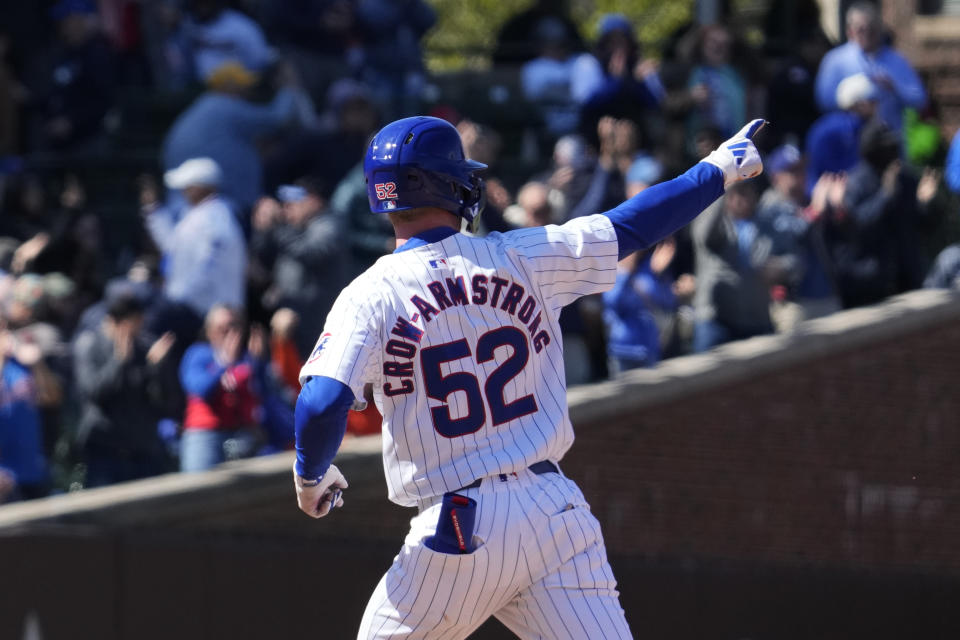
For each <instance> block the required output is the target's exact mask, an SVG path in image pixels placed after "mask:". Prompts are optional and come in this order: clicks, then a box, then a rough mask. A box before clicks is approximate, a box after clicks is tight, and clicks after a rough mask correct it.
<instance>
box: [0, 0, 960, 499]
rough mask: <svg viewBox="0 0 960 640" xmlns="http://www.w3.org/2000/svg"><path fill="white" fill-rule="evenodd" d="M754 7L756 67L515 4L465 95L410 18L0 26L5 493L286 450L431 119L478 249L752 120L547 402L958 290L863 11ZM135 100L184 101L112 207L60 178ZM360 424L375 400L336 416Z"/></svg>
mask: <svg viewBox="0 0 960 640" xmlns="http://www.w3.org/2000/svg"><path fill="white" fill-rule="evenodd" d="M769 4H770V12H769V15H768V17H767V24H766V29H765V34H766V37H767V41H766V42H765V43H764V44H763V46H762V47H758V46H756V45H753V46H748V44H747V43H746V42H745V40H744V39H743V38H742V37H741V36H740V34H739V33H738V31H737V29H736V28H734V27H733V26H731V25H728V24H723V23H721V24H712V25H698V24H695V23H691V24H688V25H685V26H684V27H682V28H680V29H678V30H677V32H676V33H675V34H673V35H672V36H671V37H670V38H669V39H668V40H666V41H664V42H662V43H656V47H653V46H651V45H646V44H645V43H641V42H639V41H638V39H637V36H636V32H637V29H636V25H635V24H632V23H631V22H630V21H629V20H628V19H627V18H626V17H624V16H622V15H619V14H608V15H603V16H598V22H597V30H596V37H595V38H594V39H592V41H588V40H586V39H585V38H584V36H583V34H582V33H581V32H580V30H579V29H578V27H577V25H576V24H575V23H574V22H573V21H572V20H571V19H570V16H569V12H568V10H567V6H566V5H567V3H565V2H548V1H537V2H532V3H531V5H530V6H529V7H528V8H527V9H525V10H524V11H522V12H520V13H518V14H517V15H515V16H513V17H511V18H510V19H509V20H508V21H507V22H506V23H505V24H504V25H503V26H502V28H501V30H500V32H499V34H498V36H497V43H496V48H495V50H494V51H493V52H492V56H491V58H492V64H493V67H492V69H491V71H489V72H476V74H475V75H476V76H478V77H479V78H480V80H481V82H482V81H483V78H485V77H489V78H490V79H491V81H490V83H489V85H488V86H487V87H486V88H487V90H488V91H487V92H486V93H485V94H484V95H483V96H480V95H476V96H470V97H469V99H467V100H459V101H458V100H456V99H453V98H452V97H451V96H448V95H446V94H445V92H444V89H443V83H442V82H441V79H440V78H439V77H438V76H437V75H434V74H430V73H428V72H427V70H426V69H425V66H424V55H423V50H422V39H423V37H424V35H425V34H426V33H427V32H428V31H429V30H430V29H431V28H432V27H433V26H434V25H435V23H436V21H437V15H436V13H435V10H434V9H433V8H432V6H431V5H430V3H428V2H425V1H424V0H286V1H284V2H271V1H268V0H248V1H245V2H244V1H237V2H227V1H226V0H156V1H153V2H146V1H137V0H99V1H94V0H56V1H53V0H51V1H49V2H37V3H16V4H15V5H14V4H10V6H9V7H5V8H3V9H2V10H0V17H2V18H3V20H2V21H0V502H4V501H10V500H16V499H28V498H32V497H37V496H42V495H46V494H48V493H50V492H51V491H53V492H58V491H65V490H74V489H78V488H83V487H96V486H104V485H109V484H113V483H116V482H121V481H125V480H131V479H136V478H142V477H147V476H151V475H156V474H160V473H165V472H168V471H172V470H177V469H179V470H182V471H199V470H204V469H208V468H210V467H212V466H214V465H216V464H219V463H221V462H223V461H226V460H231V459H236V458H242V457H246V456H252V455H259V454H263V453H268V452H274V451H280V450H284V449H289V448H290V447H291V446H292V441H293V407H294V402H295V399H296V395H297V393H298V391H299V385H298V382H297V373H298V371H299V369H300V366H301V365H302V363H303V362H304V361H305V359H306V358H308V357H309V355H310V353H311V351H312V349H313V346H314V343H315V341H316V340H317V337H318V336H319V334H320V333H321V331H322V327H323V323H324V319H325V316H326V312H327V310H328V309H329V308H330V306H331V305H332V303H333V301H334V299H335V298H336V296H337V294H338V293H339V291H340V290H341V289H342V287H343V286H344V285H345V284H346V283H347V282H349V280H350V279H351V278H352V277H354V276H355V275H356V274H358V273H360V272H361V271H363V270H364V269H365V268H367V267H368V266H369V265H370V264H372V263H373V262H374V261H376V260H377V259H378V257H380V256H381V255H384V254H385V253H387V252H389V251H391V250H392V248H393V246H392V239H393V235H392V229H391V227H390V226H389V224H388V223H387V221H386V220H383V219H380V218H378V217H377V216H374V215H372V214H370V213H369V208H368V204H367V190H366V185H365V182H364V178H363V173H362V165H361V160H362V157H363V153H364V150H365V147H366V145H367V143H368V140H369V138H370V136H371V134H372V133H374V132H375V131H376V130H377V129H378V127H379V126H381V125H382V124H384V123H386V122H388V121H390V120H392V119H395V118H397V117H402V116H406V115H414V114H418V113H428V114H431V115H436V116H439V117H444V118H446V119H448V120H450V121H451V122H453V123H454V124H455V125H456V126H457V128H458V130H459V131H460V133H461V136H462V138H463V141H464V146H465V150H466V153H467V155H468V156H469V157H472V158H474V159H476V160H479V161H481V162H484V163H486V164H488V165H489V167H490V170H489V172H488V174H487V176H486V180H487V192H488V203H487V208H486V211H485V214H484V217H483V224H482V228H481V229H480V231H479V232H480V233H494V232H503V231H507V230H510V229H514V228H520V227H526V226H533V225H543V224H557V223H563V222H564V221H566V220H569V219H571V218H574V217H577V216H582V215H589V214H592V213H596V212H601V211H605V210H607V209H610V208H612V207H615V206H616V205H618V204H619V203H620V202H622V201H623V200H624V199H626V198H629V197H633V196H636V195H637V194H639V193H641V192H642V191H643V190H645V189H647V188H648V187H650V186H652V185H654V184H656V183H658V182H660V181H662V180H666V179H669V178H672V177H674V176H676V175H678V174H679V173H680V172H681V171H683V170H684V169H686V168H687V167H688V166H690V164H692V163H694V162H696V161H697V160H699V159H700V158H702V157H704V156H706V155H707V153H709V151H710V150H712V149H713V148H714V147H716V146H717V145H718V144H719V143H720V142H722V141H723V140H724V139H726V138H727V137H729V136H730V135H732V134H733V133H734V132H735V131H736V130H737V129H739V128H740V126H741V125H742V124H743V123H744V122H746V121H747V120H748V119H750V118H752V117H757V116H764V117H766V118H767V119H768V120H770V122H771V123H772V124H771V125H770V126H768V127H767V128H766V129H765V130H764V131H763V132H762V134H761V136H760V137H759V138H758V140H757V142H758V145H759V146H760V147H761V150H762V152H763V153H764V156H765V168H766V170H765V175H764V177H763V178H761V179H759V180H754V181H748V182H744V183H739V184H737V185H736V186H735V187H732V188H731V189H729V190H728V191H727V193H726V194H725V195H724V196H723V197H722V198H721V199H720V200H718V201H717V202H716V203H715V204H713V205H712V206H711V207H710V208H709V209H708V210H707V211H706V212H704V213H703V214H702V215H701V216H700V217H699V218H697V219H696V220H695V221H694V223H693V224H692V225H690V226H689V228H687V229H684V230H683V231H681V232H680V233H678V234H677V235H676V236H675V237H672V238H669V239H667V240H665V241H664V242H662V243H660V244H658V245H657V246H655V247H652V248H650V249H649V250H647V251H644V252H639V253H637V254H634V255H631V256H629V257H627V258H626V259H624V260H623V261H622V262H621V263H620V268H619V273H618V277H617V282H616V285H615V286H614V288H613V289H612V290H611V291H609V292H607V293H606V294H604V295H603V296H596V297H588V298H585V299H582V300H580V301H578V302H577V303H575V304H574V305H571V306H569V307H566V308H565V309H564V310H563V313H562V315H561V318H560V323H561V328H562V330H563V340H564V350H565V359H566V367H567V383H568V384H570V385H574V384H581V383H586V382H593V381H599V380H603V379H606V378H608V377H613V376H616V375H618V374H620V373H621V372H623V371H626V370H629V369H634V368H637V367H650V366H655V365H656V364H657V363H658V362H659V361H661V360H662V359H664V358H670V357H675V356H678V355H684V354H689V353H697V352H703V351H707V350H709V349H711V348H713V347H715V346H717V345H719V344H723V343H725V342H728V341H731V340H738V339H743V338H748V337H751V336H756V335H762V334H768V333H774V332H789V331H793V330H794V329H795V328H796V327H797V326H799V325H800V324H801V323H802V322H804V321H805V320H808V319H811V318H816V317H820V316H824V315H827V314H830V313H833V312H835V311H838V310H840V309H845V308H851V307H856V306H861V305H868V304H873V303H876V302H879V301H881V300H883V299H884V298H886V297H888V296H890V295H893V294H897V293H900V292H904V291H908V290H911V289H915V288H918V287H921V286H924V285H926V286H935V287H950V286H956V285H957V284H958V283H960V244H956V243H958V242H960V211H958V208H960V204H958V200H957V198H956V195H955V194H956V193H957V192H960V142H956V141H954V143H953V144H949V142H948V141H944V140H943V139H942V134H941V127H940V123H939V122H937V120H936V105H935V104H932V103H931V101H930V100H929V97H928V93H927V91H926V89H925V87H924V83H923V80H922V79H921V78H920V76H919V75H918V74H917V73H916V71H915V70H914V69H913V68H912V66H911V63H910V61H909V60H908V59H906V58H905V57H904V56H903V55H901V54H900V53H899V52H898V51H897V49H896V46H895V43H894V42H893V41H892V38H891V35H890V33H889V31H888V30H887V29H886V28H885V26H884V25H883V24H882V22H881V19H880V15H879V14H878V12H877V10H876V9H875V8H874V5H873V4H871V3H867V2H858V3H854V4H853V5H852V6H851V7H850V8H849V10H848V11H847V13H846V17H845V29H846V33H845V42H844V43H843V44H834V43H831V42H830V41H829V40H828V39H827V37H826V36H825V35H824V34H823V32H822V30H821V28H820V16H819V13H818V9H817V4H816V3H815V2H812V1H811V2H790V3H785V2H771V3H769ZM784 7H790V8H791V11H792V13H789V14H788V15H785V14H784V11H786V9H785V8H784ZM785 24H789V29H786V28H784V25H785ZM494 78H495V79H496V81H494V80H493V79H494ZM504 78H506V79H507V80H504ZM474 80H476V78H474ZM131 92H134V93H138V94H141V97H142V96H147V98H146V100H147V101H149V100H150V96H154V97H155V99H157V100H160V97H161V96H170V95H177V96H185V97H186V99H185V100H184V103H183V108H182V109H179V110H178V111H177V113H176V114H175V118H173V120H172V122H171V123H170V126H169V127H168V128H166V129H165V130H164V131H163V136H162V140H160V141H158V143H157V144H156V145H154V147H152V148H151V154H152V158H153V161H152V163H151V166H150V167H148V168H147V170H145V171H140V170H139V169H137V170H136V175H133V176H131V175H130V171H129V170H128V169H129V168H124V167H117V168H116V176H115V180H116V184H117V190H118V191H123V192H128V191H132V193H134V194H136V196H134V197H130V198H128V201H124V202H123V203H122V207H123V214H122V215H121V216H117V215H116V213H113V214H108V213H107V212H106V210H105V209H104V208H102V207H101V206H100V205H99V204H98V202H97V201H96V198H92V197H91V193H90V192H91V187H90V185H89V184H88V183H86V182H85V180H84V175H85V168H86V166H87V163H89V162H90V158H101V157H107V158H109V157H111V156H113V155H116V154H120V153H121V152H122V151H123V149H122V148H121V147H122V145H118V137H117V135H116V130H117V127H120V126H123V124H122V123H121V124H118V122H117V120H118V117H117V112H118V104H119V103H120V102H122V98H121V97H120V96H122V95H126V96H129V95H130V94H131ZM481 103H483V104H485V105H486V108H485V109H481V108H480V105H481ZM490 103H492V104H494V106H495V107H497V108H494V109H490ZM472 107H476V108H472ZM516 114H522V119H521V121H520V124H519V126H518V118H517V117H516ZM119 139H122V138H119ZM51 158H53V159H54V161H53V162H52V164H51V160H50V159H51ZM120 181H123V187H124V188H123V189H120ZM371 394H372V392H371V390H369V389H368V391H367V396H368V399H369V397H370V396H371ZM378 431H379V416H378V415H377V414H376V409H375V407H374V406H373V403H369V405H368V408H367V409H366V410H365V411H363V412H351V417H350V425H349V432H350V433H353V434H366V433H375V432H378Z"/></svg>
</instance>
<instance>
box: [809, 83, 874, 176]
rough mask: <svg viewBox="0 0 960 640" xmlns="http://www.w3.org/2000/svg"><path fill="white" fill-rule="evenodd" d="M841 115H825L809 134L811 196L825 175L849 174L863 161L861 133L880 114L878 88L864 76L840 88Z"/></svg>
mask: <svg viewBox="0 0 960 640" xmlns="http://www.w3.org/2000/svg"><path fill="white" fill-rule="evenodd" d="M837 106H838V107H839V108H840V109H839V110H838V111H831V112H830V113H827V114H824V115H822V116H820V118H818V119H817V121H816V122H814V123H813V126H811V127H810V131H809V132H808V133H807V141H806V155H807V179H806V191H807V195H811V194H812V193H813V187H814V185H816V184H817V181H818V180H819V179H820V176H822V175H823V174H824V173H842V172H845V171H849V170H851V169H853V167H854V166H856V164H857V162H859V161H860V130H861V129H862V128H863V125H864V123H865V122H867V121H869V120H870V119H871V118H873V117H874V115H875V114H876V111H877V88H876V86H875V85H874V84H873V82H871V81H870V78H868V77H867V76H866V75H865V74H863V73H856V74H854V75H852V76H850V77H848V78H844V79H843V81H842V82H840V84H839V85H838V86H837Z"/></svg>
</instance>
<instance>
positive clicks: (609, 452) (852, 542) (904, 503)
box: [565, 321, 960, 573]
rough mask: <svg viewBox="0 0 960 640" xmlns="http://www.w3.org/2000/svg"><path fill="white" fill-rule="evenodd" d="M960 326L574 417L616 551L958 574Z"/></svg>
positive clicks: (577, 464)
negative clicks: (610, 414)
mask: <svg viewBox="0 0 960 640" xmlns="http://www.w3.org/2000/svg"><path fill="white" fill-rule="evenodd" d="M958 381H960V323H958V322H956V321H953V322H948V323H946V324H944V325H941V326H935V327H930V328H927V329H926V330H924V331H922V332H920V333H916V334H913V335H905V336H898V337H893V338H889V339H886V340H884V341H882V342H879V343H873V344H869V345H864V346H861V347H859V348H856V349H854V350H852V351H847V352H841V353H836V354H833V355H830V356H829V357H824V358H820V359H817V360H815V361H812V362H805V363H799V364H796V365H794V366H789V367H786V368H784V369H782V370H779V371H775V372H772V373H771V372H761V373H760V374H759V375H757V376H755V377H753V376H748V377H746V378H744V379H742V380H739V381H736V382H733V383H730V384H728V385H724V386H720V387H718V388H715V389H712V390H709V391H705V392H701V393H699V394H697V395H696V396H693V397H679V398H677V399H675V400H672V401H667V402H664V403H659V404H658V403H655V402H654V403H650V404H649V405H648V406H646V407H644V408H642V409H640V410H638V411H636V412H635V413H631V414H629V415H621V416H619V417H618V418H616V419H612V420H608V421H604V422H602V423H597V424H591V425H589V426H588V425H579V428H578V440H577V442H576V444H575V446H574V448H573V450H572V452H571V455H570V456H569V457H568V459H567V460H566V464H565V469H566V471H567V473H568V474H570V475H572V476H574V477H576V478H578V479H580V480H581V482H582V485H583V487H584V490H585V492H586V493H587V494H588V495H587V497H588V498H589V499H590V501H591V503H592V504H593V505H594V508H595V510H596V511H597V514H598V516H599V517H600V519H601V520H602V521H603V522H604V523H605V525H606V526H605V530H606V539H607V544H608V547H609V548H610V549H611V551H612V552H613V553H616V554H640V555H645V556H654V557H656V556H661V555H669V556H678V555H679V556H712V557H722V558H732V559H740V560H750V561H758V562H764V563H766V562H770V563H776V564H787V565H791V564H797V563H801V564H813V565H821V566H832V567H859V568H881V569H902V568H907V567H909V568H911V569H920V570H929V571H938V572H942V571H949V572H953V573H960V546H958V545H957V544H956V540H957V534H958V532H960V474H958V473H957V469H958V462H960V389H958V388H957V384H958Z"/></svg>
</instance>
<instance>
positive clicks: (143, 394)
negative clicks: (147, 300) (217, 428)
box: [74, 294, 180, 487]
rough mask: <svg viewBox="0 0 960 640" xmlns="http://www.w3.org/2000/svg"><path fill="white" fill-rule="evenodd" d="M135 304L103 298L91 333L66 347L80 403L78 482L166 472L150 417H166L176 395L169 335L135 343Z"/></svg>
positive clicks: (139, 319) (138, 319) (94, 483)
mask: <svg viewBox="0 0 960 640" xmlns="http://www.w3.org/2000/svg"><path fill="white" fill-rule="evenodd" d="M142 323H143V307H142V303H141V302H140V301H139V300H138V299H137V298H136V297H134V296H133V295H130V294H121V295H118V296H117V297H116V298H115V299H113V300H111V301H109V303H108V307H107V316H106V318H104V320H103V323H102V324H101V325H100V327H99V328H98V329H96V330H90V331H86V332H84V333H83V334H81V335H80V336H79V337H78V338H77V341H76V344H75V347H74V369H75V371H74V373H75V379H76V383H77V387H78V391H79V395H80V398H81V401H82V411H81V416H80V421H79V424H78V426H77V444H78V447H79V449H80V451H81V455H82V458H83V459H84V461H85V462H86V464H87V478H86V483H85V484H86V486H88V487H98V486H104V485H109V484H114V483H117V482H124V481H127V480H135V479H138V478H145V477H148V476H152V475H158V474H161V473H164V472H166V471H168V470H169V469H170V464H169V460H168V458H167V454H166V451H165V448H164V445H163V442H162V441H161V439H160V438H159V436H158V435H157V422H158V421H159V420H160V419H161V418H162V417H167V416H170V415H173V414H174V412H175V411H176V410H177V408H178V407H177V399H178V398H179V397H180V391H179V387H178V386H177V385H178V383H177V377H176V375H177V374H176V368H175V367H176V363H174V362H172V360H173V359H172V358H168V357H167V355H168V354H169V353H170V350H171V347H173V343H174V337H173V334H172V333H166V334H164V335H162V336H161V337H160V338H159V339H157V340H156V341H155V342H154V343H153V344H152V345H150V344H148V343H146V342H144V341H143V339H142V336H141V333H140V328H141V325H142Z"/></svg>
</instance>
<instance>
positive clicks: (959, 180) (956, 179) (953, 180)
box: [943, 131, 960, 193]
mask: <svg viewBox="0 0 960 640" xmlns="http://www.w3.org/2000/svg"><path fill="white" fill-rule="evenodd" d="M943 179H944V181H946V183H947V186H948V187H950V190H951V191H953V192H954V193H960V131H957V133H956V134H955V135H954V136H953V140H952V141H951V142H950V151H948V152H947V162H946V166H945V167H944V168H943Z"/></svg>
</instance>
